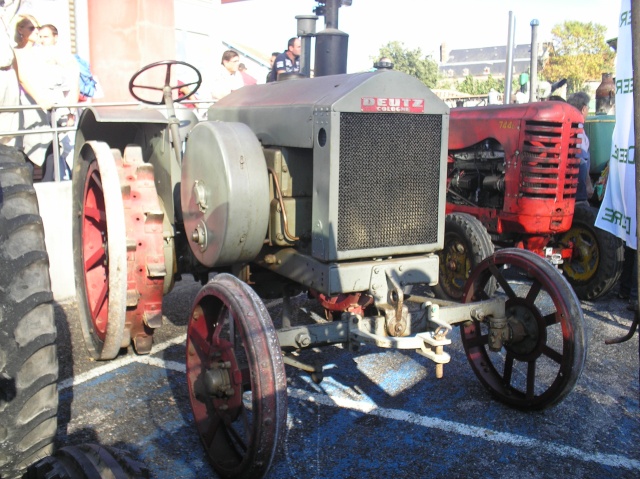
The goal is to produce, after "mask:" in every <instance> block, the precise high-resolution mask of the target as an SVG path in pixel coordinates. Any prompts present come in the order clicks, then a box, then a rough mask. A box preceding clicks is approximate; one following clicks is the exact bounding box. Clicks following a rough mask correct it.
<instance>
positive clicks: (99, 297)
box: [73, 141, 166, 359]
mask: <svg viewBox="0 0 640 479" xmlns="http://www.w3.org/2000/svg"><path fill="white" fill-rule="evenodd" d="M73 197H74V211H75V212H76V213H75V214H74V218H73V238H74V249H75V251H76V254H74V264H75V274H76V289H77V291H78V296H79V309H80V318H81V319H80V324H81V326H82V331H83V334H84V338H85V343H86V345H87V349H88V350H89V352H90V354H91V355H92V356H93V357H94V358H96V359H113V358H114V357H116V356H117V354H118V352H119V351H120V349H121V348H124V347H127V346H128V345H129V344H130V342H131V341H132V340H133V343H134V346H135V348H136V351H137V352H138V353H141V354H142V353H148V352H150V350H151V344H152V335H153V330H154V328H156V327H158V326H159V325H160V324H161V322H162V296H163V285H164V279H165V275H166V270H165V257H164V250H163V218H164V214H163V212H162V209H161V207H160V204H159V201H158V196H157V193H156V189H155V183H154V178H153V167H152V166H151V165H149V164H145V163H144V162H143V161H142V156H141V154H140V149H139V147H132V146H130V147H127V148H126V149H125V154H124V157H121V155H120V152H119V151H118V150H111V149H110V148H109V146H108V145H107V144H106V143H102V142H95V141H91V142H87V143H86V144H85V145H84V146H83V148H82V150H81V152H80V156H79V161H78V162H77V163H76V165H75V166H74V173H73Z"/></svg>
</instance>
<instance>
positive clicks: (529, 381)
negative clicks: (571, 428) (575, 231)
mask: <svg viewBox="0 0 640 479" xmlns="http://www.w3.org/2000/svg"><path fill="white" fill-rule="evenodd" d="M491 280H495V281H496V282H497V285H498V289H497V291H496V293H495V294H501V295H504V296H505V297H506V303H505V309H506V317H507V320H508V323H507V327H508V328H509V335H510V336H509V339H507V340H505V342H504V344H503V346H502V348H501V350H500V351H497V352H494V351H492V350H491V349H490V348H489V340H490V338H489V335H490V331H489V320H486V321H478V320H473V321H469V322H467V323H465V324H463V325H462V327H461V334H462V343H463V345H464V349H465V352H466V355H467V358H468V360H469V362H470V364H471V367H472V369H473V371H474V372H475V374H476V376H478V378H479V379H480V381H481V382H482V384H483V385H484V386H485V387H486V388H487V389H488V390H489V391H490V392H491V393H492V394H493V395H494V396H495V397H497V398H498V399H499V400H500V401H502V402H504V403H506V404H508V405H510V406H514V407H516V408H520V409H544V408H547V407H549V406H552V405H554V404H556V403H558V402H559V401H561V400H562V399H563V398H564V397H565V396H566V395H567V394H569V392H571V390H572V389H573V387H574V386H575V384H576V381H577V380H578V378H579V377H580V374H581V373H582V369H583V366H584V362H585V355H586V343H585V337H584V317H583V314H582V309H581V308H580V303H579V301H578V298H577V297H576V295H575V293H574V291H573V289H572V288H571V286H570V285H569V283H568V282H567V280H566V279H565V278H564V277H563V276H562V274H561V273H560V271H559V270H557V269H556V268H554V267H553V266H552V265H551V264H549V263H548V262H547V261H545V260H544V259H543V258H541V257H539V256H538V255H536V254H535V253H532V252H530V251H526V250H521V249H517V248H507V249H503V250H499V251H498V252H496V253H495V254H494V255H492V256H490V257H489V258H487V259H485V260H484V261H482V262H481V263H480V264H479V265H478V267H477V268H476V269H474V270H473V272H472V274H471V277H470V278H469V281H468V282H467V285H466V287H465V291H464V295H463V300H464V302H465V303H468V302H471V301H480V300H483V299H487V296H488V295H487V293H486V291H488V290H489V289H487V285H488V284H489V282H490V281H491Z"/></svg>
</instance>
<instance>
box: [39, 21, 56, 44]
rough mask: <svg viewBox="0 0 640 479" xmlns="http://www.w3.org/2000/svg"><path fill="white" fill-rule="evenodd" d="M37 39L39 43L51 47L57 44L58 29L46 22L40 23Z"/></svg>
mask: <svg viewBox="0 0 640 479" xmlns="http://www.w3.org/2000/svg"><path fill="white" fill-rule="evenodd" d="M38 40H39V43H40V45H43V46H45V47H51V46H53V45H57V44H58V29H57V28H56V27H55V26H53V25H51V24H50V23H47V24H46V25H42V26H41V27H40V29H39V30H38Z"/></svg>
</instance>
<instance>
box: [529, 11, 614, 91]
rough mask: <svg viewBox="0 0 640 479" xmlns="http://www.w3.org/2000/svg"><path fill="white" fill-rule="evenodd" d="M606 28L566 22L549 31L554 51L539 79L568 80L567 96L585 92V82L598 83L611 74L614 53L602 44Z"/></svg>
mask: <svg viewBox="0 0 640 479" xmlns="http://www.w3.org/2000/svg"><path fill="white" fill-rule="evenodd" d="M605 32H606V27H604V26H603V25H598V24H596V23H592V22H589V23H582V22H577V21H573V20H568V21H566V22H564V23H563V24H560V25H556V26H554V27H553V29H552V30H551V34H552V35H553V39H552V44H553V48H552V50H551V52H550V54H549V59H548V61H547V63H546V64H545V65H543V68H542V71H541V72H540V74H541V76H542V77H543V78H544V79H545V80H547V81H550V82H554V81H558V80H560V79H562V78H566V79H567V93H574V92H577V91H582V90H583V89H584V83H585V81H588V80H600V78H601V77H602V73H608V72H611V71H613V62H614V57H615V53H614V52H613V51H612V50H611V48H610V47H609V45H607V42H606V41H605V38H604V34H605Z"/></svg>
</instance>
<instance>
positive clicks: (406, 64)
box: [372, 41, 438, 88]
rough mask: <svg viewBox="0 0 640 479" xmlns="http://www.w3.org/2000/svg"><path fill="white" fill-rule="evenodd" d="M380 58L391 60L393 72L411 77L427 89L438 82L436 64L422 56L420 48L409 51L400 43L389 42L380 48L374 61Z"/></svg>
mask: <svg viewBox="0 0 640 479" xmlns="http://www.w3.org/2000/svg"><path fill="white" fill-rule="evenodd" d="M382 57H388V58H390V59H391V61H392V62H393V69H394V70H400V71H402V72H405V73H408V74H409V75H413V76H414V77H416V78H418V79H419V80H421V81H422V82H423V83H424V84H425V85H427V86H428V87H429V88H434V87H435V86H436V83H437V82H438V64H437V63H436V62H435V61H433V60H432V59H431V58H429V57H427V56H426V55H423V54H422V50H420V48H417V49H415V50H409V49H407V48H405V46H404V43H402V42H397V41H394V42H389V43H387V44H386V45H384V46H383V47H381V48H380V55H379V56H378V58H376V59H375V61H378V60H379V59H380V58H382ZM372 60H373V59H372Z"/></svg>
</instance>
